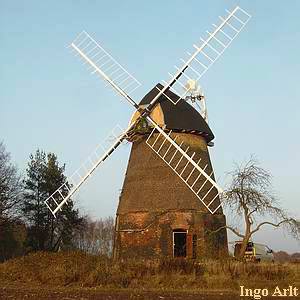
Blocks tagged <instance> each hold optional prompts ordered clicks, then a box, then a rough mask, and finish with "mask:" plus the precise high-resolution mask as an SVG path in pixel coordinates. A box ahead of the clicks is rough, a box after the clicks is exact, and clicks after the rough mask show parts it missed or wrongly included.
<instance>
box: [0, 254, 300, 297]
mask: <svg viewBox="0 0 300 300" xmlns="http://www.w3.org/2000/svg"><path fill="white" fill-rule="evenodd" d="M240 285H244V286H245V287H247V288H249V287H253V288H266V287H267V288H272V287H275V286H276V285H279V286H282V287H288V286H289V285H294V286H298V287H300V265H299V264H298V265H297V264H276V263H273V264H272V263H268V264H267V263H247V264H244V263H242V262H237V261H234V260H224V261H198V262H193V261H186V260H163V261H156V262H153V261H126V262H118V263H112V261H110V260H109V259H107V258H104V257H99V256H92V255H87V254H84V253H81V252H60V253H45V252H38V253H34V254H30V255H27V256H25V257H21V258H17V259H12V260H9V261H7V262H5V263H2V264H0V287H1V288H2V293H3V295H5V291H8V290H9V291H10V292H11V291H13V290H14V288H15V287H16V286H17V287H18V290H20V289H21V288H22V289H25V290H26V289H27V291H28V289H29V290H30V291H31V292H33V291H35V292H37V293H38V292H41V291H43V290H45V287H46V288H47V290H49V291H59V290H60V291H62V292H63V291H65V292H66V291H67V293H71V292H70V291H73V292H74V291H76V290H77V291H79V290H80V291H81V292H84V291H89V292H88V293H89V294H90V295H92V294H93V293H91V291H94V292H95V291H98V293H99V291H101V293H104V294H105V293H109V291H114V294H118V293H119V292H121V293H122V291H125V290H126V291H127V296H128V295H129V294H130V293H133V294H132V295H133V296H132V297H131V299H143V298H139V297H138V298H134V295H135V294H136V295H137V294H139V295H142V294H143V293H150V294H149V295H148V296H147V299H152V298H151V293H154V294H156V292H159V293H169V292H173V293H175V294H176V293H177V294H178V295H181V294H182V292H184V293H190V294H191V295H194V294H195V293H198V295H200V294H201V293H206V294H207V293H213V298H211V299H217V298H215V297H217V294H218V295H219V294H224V293H225V294H226V293H227V294H228V293H231V294H232V295H235V296H237V295H238V293H239V288H240ZM7 289H8V290H7ZM208 291H209V292H208ZM35 292H33V293H35ZM75 294H76V293H75ZM77 294H78V293H77ZM0 295H1V293H0ZM162 297H165V298H166V296H162ZM178 297H179V296H178ZM180 297H181V296H180ZM30 298H32V299H33V298H34V297H30ZM38 298H41V299H43V298H44V299H48V298H47V297H41V296H38V297H37V299H38ZM51 298H52V299H56V298H55V297H54V296H53V295H52V296H51ZM82 298H83V299H102V298H93V297H91V298H84V297H82ZM106 298H107V299H109V297H104V298H103V299H106ZM173 298H174V297H173ZM206 298H207V297H206ZM15 299H17V297H15ZM20 299H22V298H20ZM49 299H50V298H49ZM57 299H63V297H60V298H59V297H58V298H57ZM66 299H67V298H66ZM70 299H77V298H76V297H75V296H74V297H73V298H70ZM78 299H80V298H78ZM112 299H130V298H112ZM153 299H154V298H153ZM155 299H158V298H155ZM161 299H163V298H161ZM166 299H168V298H166ZM174 299H175V298H174ZM176 299H181V298H176ZM182 299H189V298H188V294H186V295H185V296H183V298H182ZM191 299H193V298H191ZM197 299H198V298H197ZM199 299H201V298H199ZM207 299H209V298H207ZM223 299H224V297H223ZM225 299H227V298H225ZM228 299H229V298H228Z"/></svg>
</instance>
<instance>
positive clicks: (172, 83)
mask: <svg viewBox="0 0 300 300" xmlns="http://www.w3.org/2000/svg"><path fill="white" fill-rule="evenodd" d="M226 11H227V13H228V15H227V16H226V17H224V18H223V17H219V19H220V20H221V23H220V24H219V25H216V24H213V27H214V28H215V30H214V31H213V32H209V31H206V33H207V35H208V36H207V38H206V39H203V38H201V39H200V40H201V42H202V44H201V45H200V46H198V45H193V47H194V48H195V49H196V50H195V51H194V53H192V54H191V53H190V52H187V54H188V57H187V59H181V62H182V63H183V65H182V66H181V67H177V66H175V69H176V71H175V73H174V74H171V73H168V74H169V76H170V77H171V78H170V80H169V81H165V80H163V81H162V82H163V84H164V88H163V89H162V90H160V94H164V95H165V96H166V97H167V98H168V99H169V100H170V101H171V102H173V103H174V104H177V103H178V101H179V100H180V99H184V98H185V97H186V95H187V94H188V93H189V92H190V90H189V89H188V88H187V86H186V82H188V81H190V80H193V81H196V82H198V80H199V79H200V78H201V77H202V76H203V75H204V74H205V73H206V71H207V70H208V69H209V68H210V67H211V66H212V65H213V64H214V63H215V62H216V60H217V59H218V58H219V57H220V56H221V55H222V54H223V53H224V51H225V50H226V49H227V48H228V47H229V45H230V44H231V43H232V41H233V40H234V39H235V37H236V36H237V35H238V34H239V33H240V32H241V30H242V29H243V28H244V26H245V25H246V24H247V22H248V21H249V20H250V18H251V16H250V15H249V14H248V13H247V12H246V11H245V10H243V9H242V8H240V7H238V6H237V7H236V8H235V9H234V10H233V11H231V12H230V11H228V10H226ZM167 89H171V90H172V91H173V92H174V93H175V94H177V95H179V96H180V97H179V98H178V99H177V100H176V102H174V99H171V98H169V97H168V96H167V95H166V94H165V93H164V92H165V91H166V90H167Z"/></svg>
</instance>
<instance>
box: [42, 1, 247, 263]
mask: <svg viewBox="0 0 300 300" xmlns="http://www.w3.org/2000/svg"><path fill="white" fill-rule="evenodd" d="M219 19H220V21H219V24H218V25H216V24H213V27H214V30H213V31H212V32H209V31H207V37H206V38H205V39H203V38H201V39H200V40H201V45H200V46H198V45H193V47H194V48H195V50H194V52H193V53H190V52H187V58H185V59H181V61H182V65H181V66H180V67H178V66H175V73H174V74H171V73H169V76H170V79H169V80H167V81H162V84H160V83H159V84H157V85H156V86H155V87H154V88H153V89H152V90H151V91H149V93H147V95H145V96H144V97H143V99H142V100H141V101H140V102H139V103H137V102H136V101H135V100H134V99H133V96H132V94H133V92H134V91H135V90H136V89H137V88H138V87H139V86H140V83H139V81H138V80H137V79H136V78H135V77H133V76H132V75H131V74H130V73H129V72H127V71H126V70H125V69H124V68H123V67H122V66H121V65H120V64H119V63H118V62H117V61H116V60H115V59H114V58H113V57H112V56H111V55H110V54H109V53H108V52H107V51H105V49H104V48H103V47H102V46H101V45H100V44H99V43H98V42H96V41H95V40H94V39H93V38H92V37H91V36H90V35H89V34H88V33H87V32H85V31H83V32H81V33H80V34H79V35H78V36H77V37H76V38H75V40H74V41H73V42H72V43H71V49H72V50H74V52H75V54H76V55H78V56H79V57H80V58H81V59H82V60H83V61H84V63H86V64H87V65H88V68H89V69H90V70H91V73H92V74H96V75H99V76H100V77H101V78H102V79H103V80H104V81H105V82H106V83H108V85H109V86H111V87H112V88H113V90H115V91H116V92H117V93H118V94H119V95H121V96H122V97H123V98H124V99H125V100H127V102H128V103H129V104H130V105H132V106H133V107H134V108H135V109H136V111H135V113H134V114H133V116H132V118H131V120H130V122H129V125H128V127H127V129H126V130H124V131H122V132H121V134H118V135H115V140H114V142H113V143H112V145H111V146H110V147H109V148H108V149H102V147H101V146H100V147H97V148H96V150H95V151H94V152H93V153H92V154H91V155H90V157H88V159H87V160H86V161H85V162H84V164H83V165H82V167H80V168H79V169H78V170H77V171H76V172H75V173H74V174H73V175H72V176H70V177H69V178H68V179H67V181H66V182H65V183H64V184H63V185H62V186H60V187H59V188H58V189H57V190H56V191H54V193H53V194H52V195H51V196H50V197H49V198H48V199H46V200H45V204H46V205H47V206H48V208H49V209H50V211H51V212H52V214H53V215H54V216H55V215H56V213H57V212H58V211H59V210H60V209H61V208H62V207H63V205H65V204H66V203H67V201H68V200H69V199H70V197H71V196H72V195H73V194H74V193H75V192H76V191H77V190H78V189H79V188H80V186H81V185H82V184H83V183H84V182H85V181H86V180H87V179H88V178H89V177H90V175H91V174H92V173H93V172H94V171H95V170H96V168H97V167H98V166H99V165H100V164H101V163H103V162H104V161H105V160H106V159H107V158H108V157H109V156H110V155H111V154H112V153H113V152H114V151H115V150H116V148H117V147H118V146H119V145H120V144H121V143H122V142H123V141H130V142H132V149H131V154H130V159H129V162H128V167H127V172H126V176H125V180H124V185H123V189H122V192H121V195H120V201H119V206H118V210H117V216H116V226H115V241H114V256H115V258H123V257H136V256H138V257H160V256H174V257H197V256H199V255H205V253H209V252H213V253H221V252H222V251H223V252H224V251H225V252H226V251H227V250H226V249H227V236H226V231H223V232H222V231H221V232H220V233H219V234H218V235H217V241H211V240H210V239H209V238H208V234H207V231H209V230H211V229H214V228H216V227H218V226H222V225H225V224H226V220H225V216H224V214H223V211H222V207H221V199H222V197H225V196H226V195H224V192H223V190H222V188H221V187H220V186H219V185H218V183H217V182H216V180H215V177H214V172H213V168H212V164H211V161H210V157H209V152H208V146H209V145H212V140H213V139H214V135H213V133H212V131H211V129H210V128H209V126H208V123H207V111H206V106H205V102H204V97H203V94H202V93H201V91H200V90H199V88H198V81H199V79H200V78H201V77H202V76H203V75H204V74H205V73H206V71H207V70H208V69H209V68H210V66H211V65H212V64H213V63H214V62H215V61H216V60H217V59H218V58H219V57H220V56H221V55H222V53H223V52H224V51H225V50H226V49H227V48H228V46H229V45H230V44H231V42H232V41H233V40H234V39H235V37H236V36H237V35H238V34H239V32H240V31H241V30H242V29H243V27H244V26H245V25H246V23H247V22H248V21H249V19H250V15H249V14H248V13H247V12H246V11H244V10H243V9H242V8H240V7H236V8H235V9H233V10H232V11H227V14H226V16H225V17H222V16H219ZM198 100H199V101H200V102H201V101H202V104H203V103H204V106H202V108H201V107H200V112H199V110H197V109H195V108H194V107H193V104H197V103H196V102H197V101H198ZM188 102H191V103H188ZM198 109H199V107H198ZM211 247H214V248H213V249H212V248H211ZM212 250H213V251H212Z"/></svg>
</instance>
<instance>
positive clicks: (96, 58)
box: [71, 31, 141, 108]
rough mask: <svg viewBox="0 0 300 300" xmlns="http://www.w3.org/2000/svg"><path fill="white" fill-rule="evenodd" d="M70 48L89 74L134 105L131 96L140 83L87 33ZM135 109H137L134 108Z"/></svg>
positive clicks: (80, 36)
mask: <svg viewBox="0 0 300 300" xmlns="http://www.w3.org/2000/svg"><path fill="white" fill-rule="evenodd" d="M71 47H72V48H73V49H74V50H75V51H76V53H77V54H79V55H80V57H81V58H82V59H83V60H84V62H85V63H87V64H88V65H89V69H90V70H92V72H91V74H98V75H99V76H100V77H101V78H102V79H104V80H105V81H106V82H108V83H109V84H110V85H111V86H112V87H113V89H114V90H115V91H116V92H117V93H119V94H120V95H121V96H123V97H125V99H126V100H127V101H129V103H131V104H133V105H135V103H134V102H133V101H132V99H131V94H132V93H133V92H134V91H135V90H136V89H137V88H138V87H139V86H140V85H141V83H140V82H139V81H138V80H137V79H136V78H135V77H134V76H132V75H131V74H130V73H129V72H127V71H126V70H125V69H124V68H123V67H122V66H121V65H120V64H119V63H118V62H117V61H116V60H115V59H114V58H113V57H112V56H111V55H110V54H109V53H108V52H107V51H105V50H104V49H103V47H102V46H100V44H99V43H98V42H96V41H95V40H94V39H93V38H92V37H91V36H90V35H89V34H88V33H87V32H85V31H82V32H81V33H80V34H79V35H78V36H77V37H76V39H75V40H74V41H73V42H72V43H71ZM136 108H137V107H136Z"/></svg>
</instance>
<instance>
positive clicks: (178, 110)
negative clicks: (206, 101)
mask: <svg viewBox="0 0 300 300" xmlns="http://www.w3.org/2000/svg"><path fill="white" fill-rule="evenodd" d="M162 89H163V85H162V84H160V83H158V84H157V85H156V86H155V87H154V88H153V89H152V90H151V91H150V92H149V93H147V94H146V95H145V96H144V97H143V99H142V100H141V102H140V103H139V105H140V106H147V105H148V104H150V102H151V101H152V99H154V97H155V96H156V95H157V94H158V93H159V90H162ZM165 93H166V95H167V96H168V97H170V98H171V99H172V100H173V101H174V102H176V101H177V100H178V99H180V97H179V96H178V95H176V94H175V93H173V92H172V91H170V90H167V91H166V92H165ZM150 116H151V117H152V118H153V119H154V121H157V123H158V124H159V125H161V126H165V128H167V129H171V130H174V131H180V132H191V133H195V134H199V135H201V136H203V137H204V138H205V140H206V142H207V143H209V142H210V141H212V140H213V139H214V134H213V133H212V131H211V129H210V128H209V126H208V124H207V123H206V121H205V120H204V119H203V118H202V116H201V115H200V113H199V112H198V111H197V110H196V109H195V108H194V107H193V106H191V105H190V104H189V103H187V102H186V101H185V100H183V99H180V100H179V101H178V103H177V104H176V105H174V104H173V103H172V102H171V101H170V100H168V98H167V97H165V96H164V95H161V96H160V97H159V99H158V101H157V104H156V106H155V107H154V108H153V110H152V113H151V115H150ZM133 118H134V117H133ZM158 119H159V120H158Z"/></svg>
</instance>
